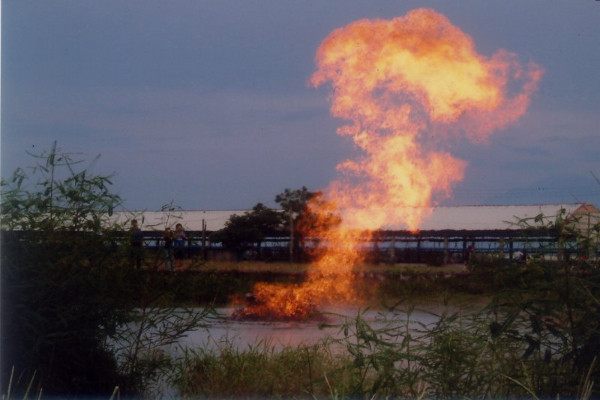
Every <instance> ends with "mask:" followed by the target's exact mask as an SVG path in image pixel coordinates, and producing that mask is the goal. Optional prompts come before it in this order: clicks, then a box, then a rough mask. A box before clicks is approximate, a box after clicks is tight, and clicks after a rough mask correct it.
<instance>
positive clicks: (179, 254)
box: [173, 224, 187, 271]
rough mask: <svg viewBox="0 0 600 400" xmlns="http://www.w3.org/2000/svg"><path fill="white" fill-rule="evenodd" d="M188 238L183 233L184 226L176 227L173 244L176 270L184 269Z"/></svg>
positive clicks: (178, 225)
mask: <svg viewBox="0 0 600 400" xmlns="http://www.w3.org/2000/svg"><path fill="white" fill-rule="evenodd" d="M186 240H187V236H186V235H185V232H184V231H183V225H181V224H177V225H175V233H174V234H173V244H174V246H175V270H176V271H181V270H182V269H183V259H184V258H185V241H186Z"/></svg>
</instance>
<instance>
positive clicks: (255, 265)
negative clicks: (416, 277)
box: [184, 260, 466, 274]
mask: <svg viewBox="0 0 600 400" xmlns="http://www.w3.org/2000/svg"><path fill="white" fill-rule="evenodd" d="M184 269H185V270H190V271H195V270H216V271H240V272H279V273H305V272H309V271H310V269H311V264H308V263H302V264H300V263H280V262H274V263H272V262H260V261H242V262H231V261H199V260H186V261H185V262H184ZM353 271H354V272H374V273H375V272H407V273H428V274H437V273H462V272H466V268H465V266H464V264H447V265H445V266H440V267H437V266H430V265H426V264H384V263H380V264H359V265H357V266H355V267H354V269H353Z"/></svg>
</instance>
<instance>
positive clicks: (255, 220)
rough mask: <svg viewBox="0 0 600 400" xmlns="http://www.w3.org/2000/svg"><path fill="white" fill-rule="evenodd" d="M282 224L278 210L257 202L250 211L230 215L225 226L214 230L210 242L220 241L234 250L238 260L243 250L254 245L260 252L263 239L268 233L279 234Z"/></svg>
mask: <svg viewBox="0 0 600 400" xmlns="http://www.w3.org/2000/svg"><path fill="white" fill-rule="evenodd" d="M282 225H283V219H282V215H281V213H280V212H278V211H276V210H273V209H271V208H269V207H266V206H265V205H263V204H262V203H258V204H256V205H255V206H254V207H253V208H252V211H248V212H246V213H244V214H243V215H232V216H231V217H230V218H229V220H228V221H227V222H226V223H225V227H224V228H223V229H221V230H219V231H216V232H214V233H213V234H212V235H211V237H210V239H211V241H212V242H215V243H222V244H223V245H224V246H225V247H227V248H229V249H233V250H235V251H236V253H237V255H238V261H239V260H240V259H241V256H242V255H243V252H244V251H245V250H248V249H249V248H252V247H254V246H255V245H256V246H257V248H258V249H259V252H260V247H261V244H262V242H263V241H264V239H265V238H266V237H267V236H270V235H279V234H281V230H282Z"/></svg>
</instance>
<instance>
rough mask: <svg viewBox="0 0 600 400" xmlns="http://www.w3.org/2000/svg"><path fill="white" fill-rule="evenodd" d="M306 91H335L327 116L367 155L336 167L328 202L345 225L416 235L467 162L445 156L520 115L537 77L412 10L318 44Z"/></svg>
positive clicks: (532, 68)
mask: <svg viewBox="0 0 600 400" xmlns="http://www.w3.org/2000/svg"><path fill="white" fill-rule="evenodd" d="M316 64H317V71H316V72H315V73H314V74H313V76H312V77H311V83H312V85H314V86H315V87H316V86H320V85H323V84H326V83H330V84H331V88H332V91H331V103H332V106H331V113H332V114H333V115H334V116H335V117H339V118H343V119H345V120H348V121H349V123H348V124H347V125H345V126H343V127H341V128H339V129H338V134H340V135H345V136H350V137H351V138H352V140H353V141H354V143H355V145H356V146H358V147H359V148H360V149H361V150H362V151H363V155H362V157H360V158H359V159H356V160H348V161H346V162H343V163H341V164H339V165H338V170H340V171H341V172H342V178H341V179H340V180H338V181H336V182H333V183H332V184H331V185H330V187H329V188H328V191H327V194H328V196H329V198H330V199H331V200H332V201H334V202H335V203H336V204H337V206H338V208H339V209H340V210H342V213H343V217H344V225H345V226H346V227H352V228H359V229H379V228H382V227H386V226H391V225H393V226H395V227H399V226H401V227H405V228H407V229H410V230H417V229H418V227H419V223H420V221H421V220H422V218H423V216H424V213H425V212H426V209H427V207H428V206H430V205H432V204H435V202H436V199H443V198H444V197H448V196H450V195H451V192H452V188H453V186H454V184H456V183H457V182H458V181H460V180H462V179H463V175H464V170H465V168H466V166H467V163H466V162H465V161H463V160H460V159H458V158H456V157H454V156H453V155H451V154H450V153H449V152H447V151H445V150H444V143H445V140H446V139H448V138H450V137H453V138H456V135H464V136H466V137H467V138H468V139H470V140H483V141H485V139H486V138H487V137H488V136H489V135H490V134H491V133H492V132H494V131H495V130H499V129H502V128H504V127H505V126H506V125H507V124H510V123H511V122H514V121H516V120H517V119H518V118H519V117H521V116H522V115H523V114H524V113H525V111H526V109H527V107H528V105H529V102H530V97H531V94H532V93H533V92H534V91H535V90H536V88H537V84H538V82H539V80H540V78H541V76H542V73H543V70H542V68H541V67H540V66H538V65H536V64H534V63H529V64H528V65H526V66H523V65H521V64H520V63H519V61H518V58H517V56H516V55H515V54H512V53H510V52H508V51H505V50H499V51H498V52H497V53H496V54H494V55H493V56H491V57H486V56H483V55H480V54H478V53H477V52H476V51H475V48H474V44H473V40H472V39H471V38H470V37H469V36H468V35H467V34H465V33H464V32H462V31H461V30H460V29H459V28H457V27H455V26H454V25H452V24H451V23H450V21H448V19H447V18H446V17H445V16H443V15H442V14H439V13H437V12H436V11H434V10H430V9H417V10H414V11H411V12H409V13H408V14H406V16H404V17H398V18H394V19H392V20H380V19H377V20H360V21H357V22H354V23H351V24H349V25H347V26H345V27H343V28H339V29H336V30H335V31H333V32H332V33H331V34H330V35H329V37H327V38H326V39H325V40H324V41H323V43H322V44H321V45H320V47H319V49H318V51H317V55H316Z"/></svg>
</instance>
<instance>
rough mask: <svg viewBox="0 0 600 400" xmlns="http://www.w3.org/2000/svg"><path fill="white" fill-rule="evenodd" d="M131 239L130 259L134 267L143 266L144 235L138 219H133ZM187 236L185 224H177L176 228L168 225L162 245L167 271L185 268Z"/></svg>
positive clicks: (130, 232)
mask: <svg viewBox="0 0 600 400" xmlns="http://www.w3.org/2000/svg"><path fill="white" fill-rule="evenodd" d="M129 240H130V245H131V254H130V261H131V265H132V267H134V268H137V269H139V268H141V267H142V258H143V255H144V253H143V235H142V230H141V229H140V227H139V225H138V220H137V219H133V220H131V229H130V231H129ZM186 240H187V236H186V234H185V231H184V230H183V225H181V224H177V225H175V230H172V229H171V228H169V227H167V228H165V232H164V234H163V236H162V239H161V241H162V246H161V249H160V251H161V252H160V254H161V255H162V257H163V260H164V269H165V271H181V270H182V269H183V260H184V258H185V242H186Z"/></svg>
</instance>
